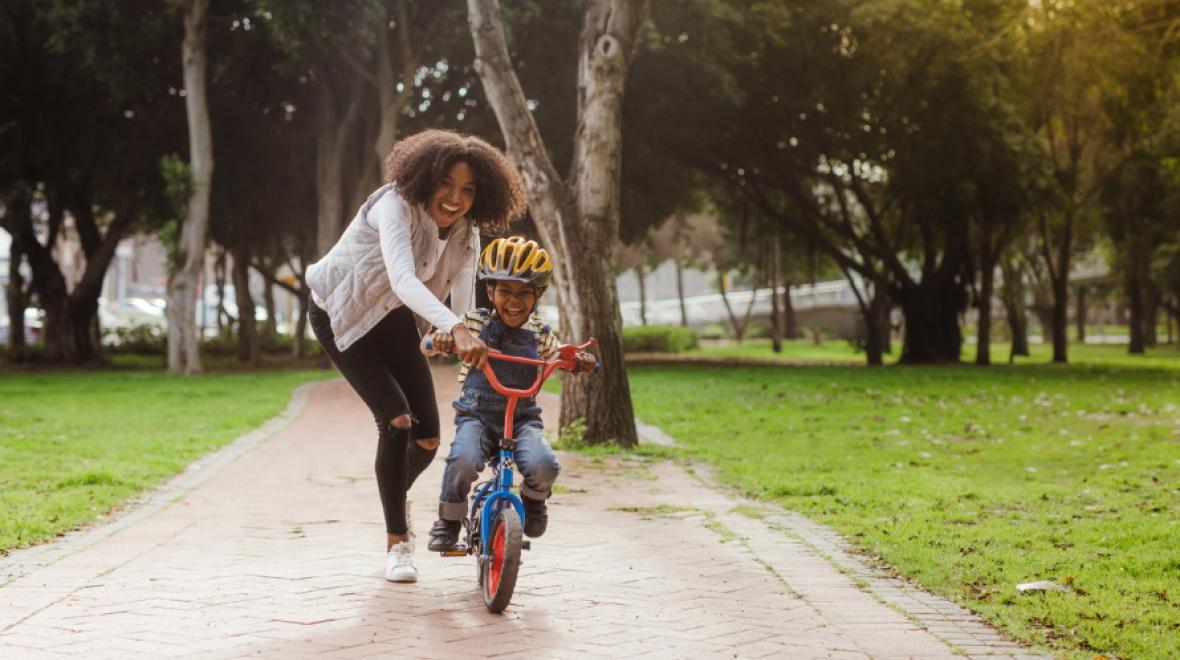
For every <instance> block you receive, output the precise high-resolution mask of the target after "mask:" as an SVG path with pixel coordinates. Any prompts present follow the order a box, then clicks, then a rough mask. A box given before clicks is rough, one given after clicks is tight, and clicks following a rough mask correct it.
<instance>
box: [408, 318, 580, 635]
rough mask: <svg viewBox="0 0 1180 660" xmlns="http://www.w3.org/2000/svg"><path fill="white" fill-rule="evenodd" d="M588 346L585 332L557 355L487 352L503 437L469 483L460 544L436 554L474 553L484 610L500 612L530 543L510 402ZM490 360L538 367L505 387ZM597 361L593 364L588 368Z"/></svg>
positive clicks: (573, 364)
mask: <svg viewBox="0 0 1180 660" xmlns="http://www.w3.org/2000/svg"><path fill="white" fill-rule="evenodd" d="M593 345H594V338H593V337H591V338H590V339H588V340H587V341H586V343H584V344H581V345H576V344H564V345H562V346H560V347H558V349H557V352H558V356H557V357H556V358H555V359H553V360H549V361H545V360H535V359H532V358H526V357H519V356H516V355H505V354H504V353H501V352H499V351H496V350H489V351H488V358H489V362H488V363H487V364H486V365H484V367H483V372H484V374H485V375H486V376H487V378H488V382H489V383H491V385H492V388H493V389H495V390H496V391H497V392H499V393H500V394H503V395H504V396H505V397H507V399H508V405H507V407H506V409H505V411H504V436H505V437H503V438H501V439H500V452H499V455H498V456H497V457H496V460H494V461H491V465H492V477H491V478H490V479H488V480H487V481H483V482H481V483H479V484H476V486H475V493H474V494H473V495H472V496H471V510H470V513H469V514H468V517H467V519H466V520H464V521H463V526H464V528H465V529H466V531H467V534H466V541H467V542H466V545H463V544H460V545H456V546H455V547H454V548H451V549H450V550H445V551H443V552H441V553H439V554H440V555H442V556H443V557H464V556H467V555H476V556H477V562H476V570H477V571H478V581H479V590H480V593H481V594H482V595H483V602H484V605H485V606H486V607H487V608H488V611H489V612H492V613H494V614H495V613H499V612H503V611H504V608H506V607H508V603H509V602H510V601H511V600H512V592H513V590H514V589H515V588H516V577H517V574H518V572H519V570H520V553H521V550H529V549H531V543H530V542H529V541H527V540H525V539H524V533H523V529H524V521H525V513H524V503H523V502H521V500H520V497H519V496H518V495H516V493H513V492H512V476H513V475H512V465H513V462H514V456H513V452H514V451H515V449H516V441H515V440H514V439H513V438H512V433H513V422H514V421H515V416H516V402H517V400H519V399H522V398H531V397H534V396H536V395H537V392H539V391H540V390H541V386H542V385H543V384H544V383H545V381H546V380H547V379H548V378H549V376H551V375H552V374H553V372H554V371H555V370H557V369H565V370H566V371H573V370H574V369H576V368H577V354H578V352H579V351H584V350H586V349H587V348H590V347H591V346H593ZM426 348H427V349H433V345H432V342H430V341H427V342H426ZM490 360H502V361H504V362H516V363H519V364H528V365H533V366H537V367H541V373H540V374H539V375H538V376H537V380H536V381H535V382H534V383H533V385H532V387H530V388H528V389H512V388H510V387H505V386H504V385H502V384H501V383H500V380H499V379H498V378H497V377H496V373H495V371H494V370H493V369H492V365H491V361H490ZM599 368H600V365H599V364H595V365H594V372H595V373H597V372H598V371H599Z"/></svg>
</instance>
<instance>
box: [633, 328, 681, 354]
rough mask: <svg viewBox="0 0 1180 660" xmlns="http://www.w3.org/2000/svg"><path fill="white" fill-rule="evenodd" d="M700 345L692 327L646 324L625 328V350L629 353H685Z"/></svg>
mask: <svg viewBox="0 0 1180 660" xmlns="http://www.w3.org/2000/svg"><path fill="white" fill-rule="evenodd" d="M698 345H700V341H699V339H698V338H697V333H696V331H695V330H693V329H692V328H682V327H679V326H663V325H645V326H635V327H630V328H623V351H625V352H627V353H683V352H684V351H687V350H690V349H693V348H696V347H697V346H698Z"/></svg>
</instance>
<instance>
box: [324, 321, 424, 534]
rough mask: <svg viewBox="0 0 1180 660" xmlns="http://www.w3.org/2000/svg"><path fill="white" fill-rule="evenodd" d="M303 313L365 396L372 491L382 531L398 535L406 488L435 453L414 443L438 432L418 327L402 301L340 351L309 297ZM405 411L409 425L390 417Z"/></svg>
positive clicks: (335, 361)
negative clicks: (372, 443)
mask: <svg viewBox="0 0 1180 660" xmlns="http://www.w3.org/2000/svg"><path fill="white" fill-rule="evenodd" d="M309 307H310V310H309V312H308V314H307V318H308V321H309V322H310V323H311V329H312V331H313V332H314V333H315V336H316V338H317V339H319V340H320V345H321V346H323V348H324V352H325V353H327V355H328V358H329V359H331V360H332V364H335V365H336V368H337V369H339V370H340V373H341V374H342V375H343V376H344V379H345V380H347V381H348V384H349V385H351V386H352V389H354V390H356V393H357V394H359V395H360V397H361V399H362V400H364V402H365V405H367V406H368V407H369V411H370V412H372V413H373V419H374V421H376V422H377V463H376V470H377V491H378V492H379V493H380V494H381V508H382V510H383V511H384V512H385V531H386V532H387V533H389V534H397V535H403V534H406V533H407V532H408V530H407V529H406V491H407V490H409V489H410V486H411V485H413V483H414V480H415V479H417V478H418V475H420V474H422V471H423V470H425V469H426V468H427V466H429V465H430V461H431V460H432V459H433V458H434V455H435V454H436V453H437V452H438V447H437V446H436V447H435V448H434V449H423V448H422V446H421V445H419V444H418V443H417V442H411V438H412V439H413V440H420V439H423V438H437V437H438V436H439V421H438V403H437V402H436V401H435V397H434V379H432V378H431V377H430V365H429V363H427V361H426V358H425V357H424V356H423V355H422V353H420V352H419V351H418V341H419V339H420V337H419V335H418V327H417V325H415V323H414V314H413V312H411V311H410V309H409V308H408V307H406V306H404V305H403V306H401V307H398V308H397V309H395V310H393V311H392V312H390V313H389V314H387V315H386V316H385V318H383V319H381V321H380V322H379V323H378V324H377V325H376V326H375V327H374V328H373V329H372V330H370V331H369V332H368V334H366V335H365V336H364V337H361V338H360V339H358V340H357V341H356V342H355V343H353V344H352V345H351V346H349V347H348V349H347V350H345V351H344V352H340V351H339V350H337V348H336V340H335V336H334V335H333V334H332V325H331V323H330V321H329V320H328V313H327V312H325V311H324V310H322V309H320V307H319V306H318V305H316V304H315V303H314V302H312V303H311V304H310V305H309ZM406 413H409V414H410V417H411V419H412V420H413V424H412V425H411V427H410V428H409V429H398V428H394V427H393V426H392V425H391V424H390V422H392V421H393V419H395V418H397V417H400V416H402V415H404V414H406Z"/></svg>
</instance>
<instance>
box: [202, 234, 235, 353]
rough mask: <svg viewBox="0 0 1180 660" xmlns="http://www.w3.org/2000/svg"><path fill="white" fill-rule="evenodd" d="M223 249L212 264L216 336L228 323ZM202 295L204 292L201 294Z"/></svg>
mask: <svg viewBox="0 0 1180 660" xmlns="http://www.w3.org/2000/svg"><path fill="white" fill-rule="evenodd" d="M225 275H226V273H225V248H221V249H220V250H218V252H217V260H216V261H214V262H213V287H214V288H215V289H217V336H218V337H220V336H221V333H222V332H224V331H225V326H226V325H228V324H229V323H230V318H229V312H227V311H225ZM202 293H204V292H202ZM201 298H202V301H201V302H202V307H204V300H203V298H204V296H203V295H202V296H201Z"/></svg>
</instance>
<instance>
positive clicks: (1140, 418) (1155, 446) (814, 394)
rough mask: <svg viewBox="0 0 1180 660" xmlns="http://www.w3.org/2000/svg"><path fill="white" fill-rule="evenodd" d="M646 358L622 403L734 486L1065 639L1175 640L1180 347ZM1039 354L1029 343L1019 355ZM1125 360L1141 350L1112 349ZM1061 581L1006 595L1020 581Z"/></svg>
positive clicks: (1080, 642)
mask: <svg viewBox="0 0 1180 660" xmlns="http://www.w3.org/2000/svg"><path fill="white" fill-rule="evenodd" d="M1178 355H1180V354H1177V353H1176V351H1175V349H1171V350H1170V351H1168V350H1160V351H1157V352H1156V353H1155V354H1154V355H1152V356H1148V357H1146V358H1144V357H1133V356H1126V355H1125V348H1122V347H1106V346H1095V347H1090V346H1087V347H1081V348H1079V349H1078V350H1076V351H1075V357H1076V359H1077V361H1078V362H1086V363H1092V364H1094V365H1096V366H1064V367H1063V366H1049V365H1034V364H1025V365H1018V366H1014V367H1009V366H994V367H991V368H987V369H981V368H977V367H973V366H960V367H927V368H918V367H900V366H894V367H885V368H881V369H867V368H864V367H818V366H817V367H796V368H790V367H788V368H783V367H744V368H732V367H708V366H682V367H674V366H669V367H649V368H636V369H632V370H630V379H631V391H632V394H633V397H634V399H635V405H636V412H637V414H638V415H639V416H640V417H642V418H643V419H644V420H645V421H647V422H649V423H654V424H657V425H659V426H660V427H661V428H663V430H664V431H665V432H667V433H668V434H670V435H672V436H673V437H675V438H676V439H677V441H678V442H679V443H680V444H681V445H682V446H683V448H684V449H683V450H682V451H683V453H685V454H687V455H689V456H691V457H693V458H697V459H705V460H708V461H711V462H712V463H713V464H714V465H715V466H716V467H717V469H718V474H719V476H720V477H721V478H722V479H723V480H724V481H726V482H728V483H730V484H733V485H734V486H736V487H737V488H739V489H740V490H741V491H743V492H745V493H748V494H750V495H753V496H755V497H759V498H763V499H767V500H772V501H775V502H778V503H780V504H782V505H783V506H785V507H788V508H791V509H794V510H797V511H800V512H803V513H805V514H807V515H809V516H811V517H813V518H814V519H816V520H819V521H822V522H824V523H827V524H830V525H832V526H834V527H835V528H837V529H838V530H840V531H841V532H843V533H844V534H846V535H848V536H849V537H850V538H852V539H853V540H854V541H856V542H857V543H858V544H859V545H860V546H861V547H862V548H863V549H864V550H865V551H866V552H867V553H869V554H870V555H871V556H873V557H879V558H880V559H881V560H882V561H883V562H885V563H887V564H889V565H891V566H893V567H895V568H896V569H897V570H898V571H899V572H900V573H902V574H904V575H906V576H909V577H912V578H913V579H915V580H916V581H917V582H918V583H920V584H921V585H922V586H924V587H926V588H929V589H932V590H934V591H936V592H938V593H941V594H943V595H945V596H948V597H950V598H952V599H954V600H956V601H958V602H960V603H963V604H965V605H967V606H969V607H971V608H972V609H974V610H976V611H979V612H981V613H982V614H983V615H984V616H986V617H987V618H988V619H989V620H990V621H992V622H993V623H995V624H997V625H999V626H1001V627H1003V628H1005V629H1006V630H1008V631H1010V632H1011V633H1012V634H1014V635H1016V636H1017V637H1019V638H1021V639H1024V640H1028V641H1031V642H1034V643H1041V644H1045V645H1047V646H1049V647H1051V648H1053V649H1055V650H1056V651H1058V652H1059V653H1062V654H1063V655H1066V656H1076V657H1092V656H1094V655H1095V654H1098V653H1106V654H1110V655H1114V656H1117V657H1135V658H1144V657H1158V658H1163V657H1178V656H1180V550H1178V548H1180V515H1178V513H1177V512H1178V511H1180V358H1178V357H1177V356H1178ZM1033 359H1034V360H1036V359H1037V357H1036V356H1034V358H1033ZM1126 364H1133V365H1136V366H1137V367H1140V368H1132V367H1127V366H1124V365H1126ZM1034 580H1053V581H1056V582H1058V583H1059V584H1062V583H1066V582H1070V583H1072V586H1073V592H1072V593H1068V594H1063V593H1047V594H1044V593H1042V594H1027V595H1020V594H1018V593H1017V591H1016V589H1015V587H1016V585H1017V584H1018V583H1021V582H1029V581H1034Z"/></svg>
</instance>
